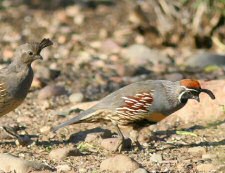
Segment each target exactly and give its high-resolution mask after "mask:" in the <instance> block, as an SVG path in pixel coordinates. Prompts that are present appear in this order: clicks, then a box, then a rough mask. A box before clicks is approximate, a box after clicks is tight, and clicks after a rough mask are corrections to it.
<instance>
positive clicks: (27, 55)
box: [0, 39, 53, 116]
mask: <svg viewBox="0 0 225 173" xmlns="http://www.w3.org/2000/svg"><path fill="white" fill-rule="evenodd" d="M52 44H53V43H52V42H51V41H50V40H49V39H43V40H42V41H41V42H40V43H37V42H33V43H26V44H23V45H21V46H19V47H18V48H17V49H16V52H15V55H14V59H13V61H12V62H11V64H9V65H8V66H7V67H5V68H3V69H0V116H3V115H5V114H7V113H8V112H10V111H12V110H14V109H15V108H16V107H18V106H19V105H20V104H21V103H22V102H23V100H24V99H25V97H26V95H27V93H28V91H29V89H30V86H31V83H32V80H33V70H32V68H31V63H32V62H33V61H34V60H37V59H42V56H41V55H40V52H41V50H42V49H43V48H45V47H47V46H50V45H52Z"/></svg>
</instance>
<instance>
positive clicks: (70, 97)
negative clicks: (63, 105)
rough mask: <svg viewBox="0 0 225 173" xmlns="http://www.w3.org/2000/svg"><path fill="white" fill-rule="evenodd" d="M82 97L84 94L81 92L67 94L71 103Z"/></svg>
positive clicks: (81, 99)
mask: <svg viewBox="0 0 225 173" xmlns="http://www.w3.org/2000/svg"><path fill="white" fill-rule="evenodd" d="M83 99H84V95H83V94H82V93H73V94H72V95H70V96H69V100H70V102H71V103H80V102H82V101H83Z"/></svg>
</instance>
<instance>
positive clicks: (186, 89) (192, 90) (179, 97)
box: [178, 86, 199, 103]
mask: <svg viewBox="0 0 225 173" xmlns="http://www.w3.org/2000/svg"><path fill="white" fill-rule="evenodd" d="M181 87H183V88H184V89H185V91H183V92H182V93H180V95H179V96H178V100H179V102H180V103H181V98H182V96H183V95H184V94H185V93H186V92H187V91H191V92H196V93H198V92H199V91H198V90H196V89H191V88H187V87H185V86H181Z"/></svg>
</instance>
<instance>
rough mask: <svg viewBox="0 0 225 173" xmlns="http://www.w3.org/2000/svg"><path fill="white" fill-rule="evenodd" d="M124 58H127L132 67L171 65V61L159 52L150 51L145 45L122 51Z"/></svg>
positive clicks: (132, 46) (133, 46) (130, 47)
mask: <svg viewBox="0 0 225 173" xmlns="http://www.w3.org/2000/svg"><path fill="white" fill-rule="evenodd" d="M122 56H123V57H125V58H126V59H127V60H128V62H129V63H130V64H131V65H135V66H144V65H146V64H147V63H152V64H154V65H156V64H161V63H162V64H169V63H171V60H170V59H169V58H168V57H167V56H166V55H164V54H162V53H161V52H160V51H159V50H155V49H150V48H148V47H147V46H145V45H141V44H134V45H131V46H129V47H128V48H127V49H125V50H124V51H122Z"/></svg>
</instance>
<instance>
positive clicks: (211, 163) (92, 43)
mask: <svg viewBox="0 0 225 173" xmlns="http://www.w3.org/2000/svg"><path fill="white" fill-rule="evenodd" d="M0 2H1V10H0V28H1V29H0V38H1V47H0V49H1V50H0V52H1V59H0V61H1V66H2V67H4V66H5V65H7V64H8V63H9V62H10V61H11V59H12V58H13V52H14V50H15V48H16V47H17V46H18V45H20V44H22V43H24V42H27V41H32V40H35V41H40V40H41V38H44V37H48V38H50V39H52V40H53V42H54V46H53V47H51V48H48V49H46V50H44V52H43V56H44V61H42V62H35V63H34V64H33V68H34V70H35V79H34V82H33V85H32V89H31V91H30V93H29V94H28V97H27V99H26V100H25V102H24V103H23V104H22V105H21V106H20V107H19V108H17V109H16V110H15V111H13V112H11V113H9V114H8V115H5V116H4V117H2V118H1V121H0V124H1V125H4V126H12V127H13V129H15V131H16V130H18V129H19V131H18V134H20V135H22V137H23V139H24V136H25V138H26V140H25V142H27V141H28V144H25V146H21V145H19V144H18V142H16V139H15V138H14V137H11V136H9V135H7V134H6V133H5V132H4V131H3V130H1V133H0V138H1V142H0V152H1V153H11V154H13V155H16V156H19V157H20V158H22V159H25V160H35V161H40V162H42V163H46V164H49V165H50V166H51V167H53V168H57V171H58V172H60V169H62V170H64V172H91V173H97V172H111V171H106V170H105V171H104V170H102V169H101V168H100V165H101V163H102V161H103V160H105V159H107V158H109V157H111V156H115V155H117V154H113V153H111V152H110V151H107V150H105V149H103V148H102V147H101V144H100V143H101V140H103V139H102V137H101V135H103V134H104V135H105V134H106V136H107V135H108V136H112V134H111V133H109V132H108V131H107V130H105V129H109V130H110V132H112V133H113V129H112V128H111V127H110V124H107V125H100V124H78V125H74V126H70V127H67V128H65V129H62V130H60V131H59V132H58V133H57V134H52V133H50V132H49V131H50V128H51V127H52V126H55V125H57V124H59V123H60V122H63V121H65V120H66V119H68V118H71V117H72V116H74V115H75V114H77V113H76V112H75V113H72V114H70V115H68V111H69V110H70V109H71V108H82V109H86V108H88V107H89V103H86V102H89V101H96V100H98V99H100V98H102V97H103V96H105V95H107V94H109V93H110V92H112V91H114V90H116V89H118V88H120V87H122V86H124V85H126V84H129V83H132V82H135V81H140V80H145V79H168V80H180V79H182V78H196V79H201V80H206V81H209V80H220V81H221V82H222V85H217V82H214V83H213V85H212V88H213V89H214V90H215V91H216V96H217V97H219V100H220V102H217V106H215V105H213V103H212V101H211V100H209V99H208V100H207V99H206V97H205V98H204V99H206V101H205V102H204V103H203V105H202V106H201V107H200V108H197V110H195V111H194V113H193V112H191V111H190V110H191V109H192V108H193V107H192V106H189V107H188V108H187V109H185V111H186V110H187V111H189V112H191V113H187V115H184V116H190V117H189V118H186V119H185V121H184V119H183V120H182V119H179V118H177V117H176V116H174V117H172V118H169V119H168V120H166V121H163V122H161V123H159V124H158V125H156V126H155V125H153V126H149V127H145V129H143V131H142V133H141V134H140V137H139V139H140V141H141V143H142V144H143V146H144V148H143V150H141V151H138V150H136V149H135V148H131V149H130V150H129V149H128V150H127V151H124V152H123V154H125V155H127V156H129V157H130V158H133V159H134V160H135V161H137V162H138V163H139V164H140V165H141V167H143V168H144V169H145V170H147V171H149V172H154V171H155V172H224V171H225V167H224V159H225V155H224V149H225V145H224V144H225V140H224V139H225V137H224V136H225V125H224V122H223V118H224V107H223V105H224V102H223V101H224V98H223V96H224V92H225V89H224V88H220V87H223V86H224V85H223V84H224V83H223V82H224V81H223V80H224V64H225V57H224V55H223V52H224V50H225V45H224V42H225V40H224V39H225V35H224V31H225V25H224V14H225V11H224V6H225V4H224V3H225V2H224V1H223V0H219V1H203V0H198V1H185V0H173V1H169V0H168V1H167V0H160V1H154V0H149V1H129V0H123V1H117V0H104V1H101V0H86V1H60V0H57V1H41V0H31V1H26V0H24V1H22V0H14V1H4V0H2V1H0ZM215 83H216V84H215ZM80 102H84V103H83V104H82V105H81V106H79V105H77V104H79V103H80ZM192 104H193V105H195V103H192ZM218 105H220V106H221V112H222V113H221V114H218V113H217V112H216V114H214V113H215V112H213V110H217V109H219V108H218ZM204 106H205V107H207V108H210V107H211V109H207V110H209V113H208V115H206V114H205V112H204ZM210 110H212V112H210ZM77 112H78V110H77ZM199 112H200V113H199ZM202 112H204V115H201V114H203V113H202ZM195 115H196V116H197V118H192V117H191V116H193V117H196V116H195ZM200 115H201V116H200ZM180 116H181V117H182V115H180ZM189 120H190V121H189ZM99 127H101V128H99ZM17 128H18V129H17ZM91 129H94V130H91ZM124 131H125V132H126V134H127V136H129V134H130V133H129V132H130V129H129V128H125V129H124ZM153 131H154V134H152V133H151V132H153ZM89 133H92V134H93V135H92V136H91V137H90V135H89V137H88V135H87V134H89ZM99 135H100V137H99ZM104 135H103V136H104ZM149 136H150V137H149ZM90 138H91V139H90ZM29 139H31V141H29ZM84 141H85V142H84ZM17 144H18V145H17ZM71 147H72V148H73V149H74V148H78V149H79V151H81V152H82V153H83V154H82V155H79V154H78V155H76V154H75V156H65V157H64V158H62V159H60V160H58V159H56V158H57V157H56V158H55V159H54V158H51V157H50V156H49V153H50V152H51V151H54V150H56V149H58V148H63V149H65V150H66V149H67V148H71ZM0 162H1V160H0ZM62 165H63V166H64V167H63V166H62ZM65 165H66V166H65ZM60 166H61V167H60ZM46 172H47V171H46ZM62 172H63V171H62Z"/></svg>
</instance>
